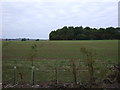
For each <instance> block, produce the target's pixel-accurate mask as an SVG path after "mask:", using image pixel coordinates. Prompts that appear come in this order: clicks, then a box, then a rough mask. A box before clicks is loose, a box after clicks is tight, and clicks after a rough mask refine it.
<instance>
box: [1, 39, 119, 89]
mask: <svg viewBox="0 0 120 90" xmlns="http://www.w3.org/2000/svg"><path fill="white" fill-rule="evenodd" d="M2 44H3V48H2V51H3V55H2V57H3V83H4V84H5V86H6V84H8V83H10V84H11V83H12V84H15V83H17V84H25V83H27V84H28V83H30V85H31V84H32V85H33V84H39V83H42V84H43V83H48V82H49V83H52V82H55V83H54V84H53V85H54V86H55V85H57V86H58V85H59V84H60V83H64V84H65V83H67V84H69V85H68V87H78V86H74V85H83V86H85V87H91V85H90V81H92V82H93V84H94V85H93V86H92V87H106V81H108V82H107V83H108V84H110V83H113V82H114V80H115V78H116V77H115V76H114V77H110V76H111V75H114V74H115V75H116V73H117V71H116V70H115V69H114V65H116V64H117V63H118V52H117V50H118V40H90V41H89V40H88V41H87V40H85V41H24V42H22V41H3V43H2ZM90 53H93V54H90ZM87 54H89V55H88V56H86V55H87ZM90 58H92V60H93V61H92V64H90V65H89V62H87V61H86V60H88V61H90V60H91V59H90ZM32 66H35V68H34V77H32V76H33V71H32V70H33V69H32ZM90 68H91V69H90ZM92 69H93V70H92ZM112 69H114V70H112ZM91 71H92V72H93V73H94V75H92V74H90V72H91ZM33 78H34V79H33ZM32 82H34V83H32ZM72 84H73V86H72ZM64 86H66V84H65V85H64ZM26 87H27V86H26ZM41 87H42V86H41ZM43 87H44V86H43ZM46 87H47V86H46Z"/></svg>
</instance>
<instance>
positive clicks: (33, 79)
mask: <svg viewBox="0 0 120 90" xmlns="http://www.w3.org/2000/svg"><path fill="white" fill-rule="evenodd" d="M34 68H35V66H32V85H34V84H35V83H34V81H35V78H34Z"/></svg>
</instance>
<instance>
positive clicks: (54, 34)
mask: <svg viewBox="0 0 120 90" xmlns="http://www.w3.org/2000/svg"><path fill="white" fill-rule="evenodd" d="M49 39H50V40H112V39H117V40H119V39H120V27H116V28H114V27H107V28H98V29H97V28H90V27H85V28H83V27H82V26H79V27H73V26H69V27H67V26H64V27H63V28H61V29H57V30H54V31H51V32H50V34H49Z"/></svg>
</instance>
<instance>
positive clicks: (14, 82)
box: [13, 66, 16, 85]
mask: <svg viewBox="0 0 120 90" xmlns="http://www.w3.org/2000/svg"><path fill="white" fill-rule="evenodd" d="M13 79H14V80H13V85H15V84H16V66H14V75H13Z"/></svg>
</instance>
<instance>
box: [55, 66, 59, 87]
mask: <svg viewBox="0 0 120 90" xmlns="http://www.w3.org/2000/svg"><path fill="white" fill-rule="evenodd" d="M55 80H56V85H57V84H58V69H57V67H55Z"/></svg>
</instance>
